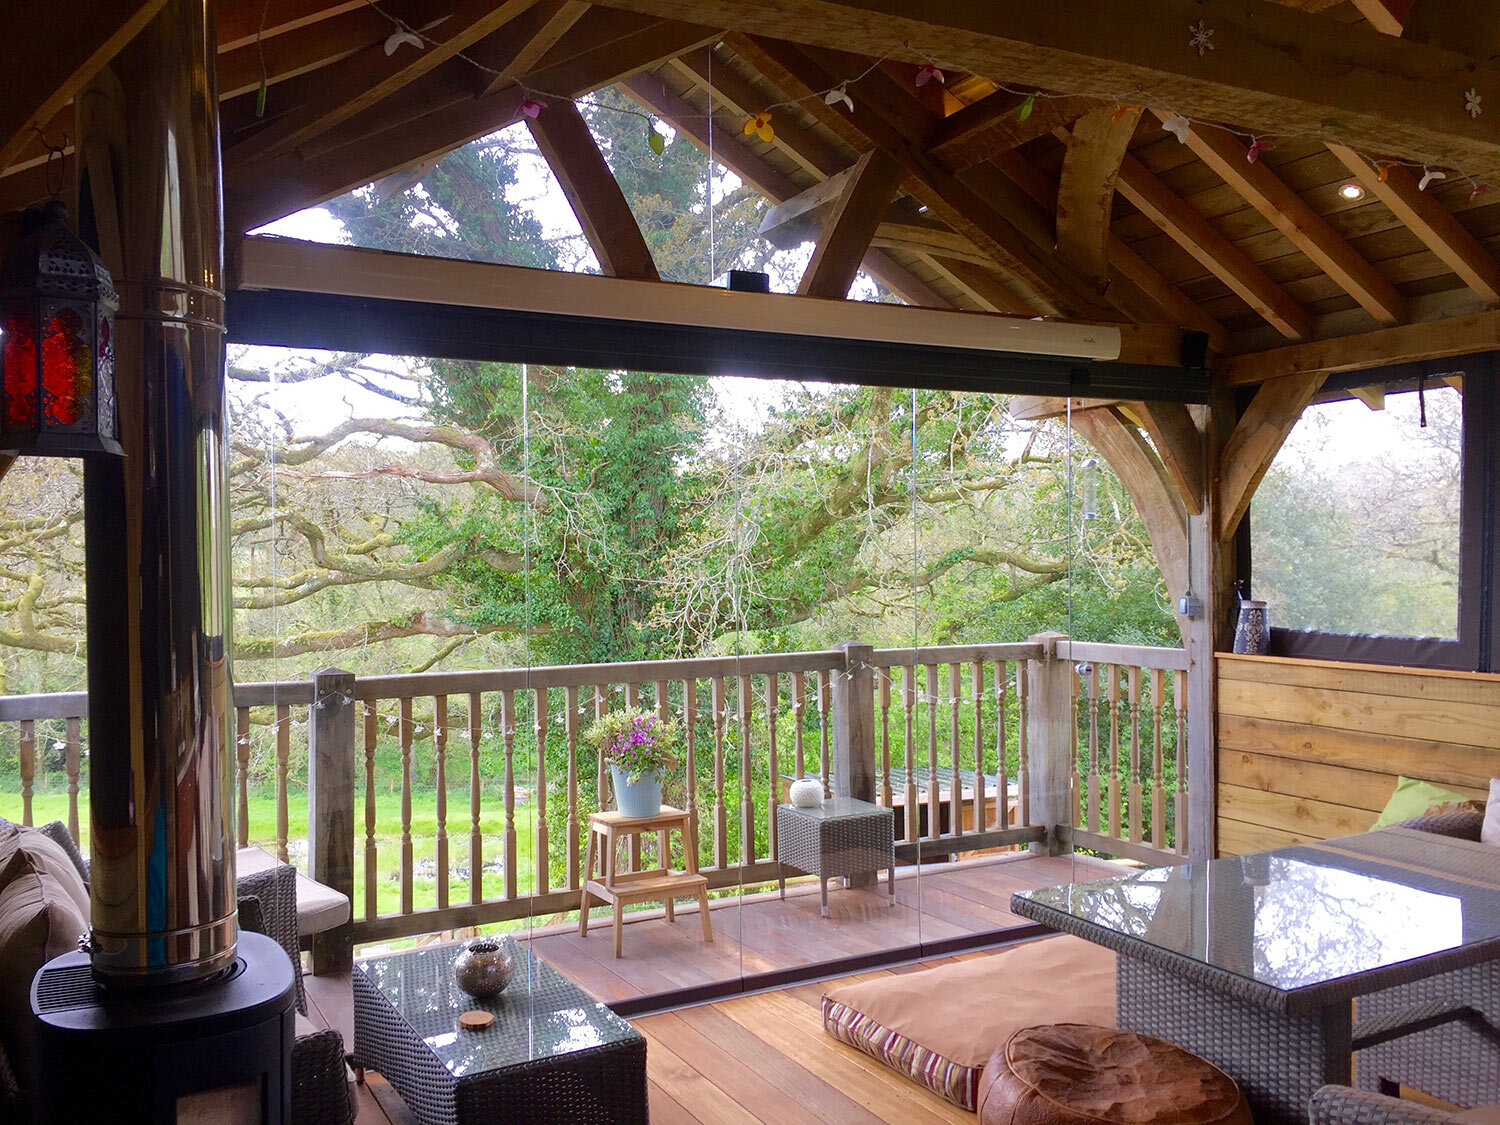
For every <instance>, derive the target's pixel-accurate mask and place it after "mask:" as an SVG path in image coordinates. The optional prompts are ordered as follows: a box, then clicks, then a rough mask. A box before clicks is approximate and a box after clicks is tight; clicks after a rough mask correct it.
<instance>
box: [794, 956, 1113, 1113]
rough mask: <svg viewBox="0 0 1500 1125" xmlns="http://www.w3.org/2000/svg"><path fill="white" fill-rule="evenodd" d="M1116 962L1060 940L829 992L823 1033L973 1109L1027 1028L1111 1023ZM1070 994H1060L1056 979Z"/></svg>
mask: <svg viewBox="0 0 1500 1125" xmlns="http://www.w3.org/2000/svg"><path fill="white" fill-rule="evenodd" d="M1114 970H1115V957H1114V954H1113V953H1111V952H1110V951H1109V950H1107V949H1105V948H1103V947H1102V946H1098V945H1093V944H1091V943H1089V942H1086V941H1083V940H1082V939H1081V938H1076V937H1068V936H1058V937H1051V938H1047V939H1045V940H1043V941H1033V942H1026V943H1024V944H1021V945H1015V946H1010V947H1008V948H1006V949H1002V950H1000V951H998V952H996V953H992V954H989V955H988V956H985V957H977V958H973V959H971V960H967V961H960V962H957V963H956V964H951V965H943V966H941V967H939V968H936V969H927V970H925V971H923V972H917V973H898V974H895V975H891V976H884V977H879V978H877V979H874V980H866V981H860V982H857V983H855V984H847V985H842V986H840V987H837V988H834V989H831V990H830V991H829V992H828V993H826V994H825V995H824V997H823V1029H824V1030H825V1031H827V1032H828V1034H830V1035H832V1036H833V1037H834V1038H835V1039H837V1040H839V1041H840V1042H842V1043H847V1044H848V1045H849V1046H851V1047H854V1048H856V1049H858V1050H860V1051H863V1052H865V1053H866V1054H868V1055H870V1056H871V1057H872V1058H875V1059H878V1060H879V1061H880V1062H882V1063H884V1064H885V1065H886V1066H888V1067H890V1068H891V1069H892V1070H895V1071H896V1072H897V1073H899V1074H904V1075H906V1076H907V1077H908V1078H910V1079H912V1080H913V1081H915V1082H919V1083H921V1084H922V1085H923V1086H925V1087H927V1088H928V1089H929V1090H931V1091H932V1092H933V1093H935V1094H937V1095H938V1096H939V1097H942V1098H946V1099H947V1100H948V1101H950V1102H952V1103H953V1104H954V1105H956V1106H959V1107H961V1108H963V1109H969V1110H972V1109H973V1108H974V1107H975V1105H976V1104H977V1101H978V1090H979V1079H980V1076H981V1075H982V1074H983V1073H984V1066H985V1063H986V1062H988V1061H989V1057H990V1055H991V1054H992V1053H993V1052H994V1049H995V1048H996V1047H998V1046H999V1045H1000V1044H1001V1043H1004V1042H1005V1041H1006V1040H1007V1039H1009V1038H1010V1036H1011V1035H1012V1034H1013V1033H1014V1032H1016V1031H1018V1030H1019V1029H1021V1028H1023V1027H1030V1026H1032V1025H1034V1024H1039V1023H1051V1022H1054V1021H1056V1020H1067V1021H1076V1022H1080V1023H1093V1024H1102V1025H1105V1026H1113V1025H1114V1005H1115V980H1114ZM1062 980H1065V981H1067V982H1068V984H1069V987H1068V989H1067V990H1066V992H1065V993H1062V994H1060V993H1059V990H1058V988H1057V983H1058V981H1062Z"/></svg>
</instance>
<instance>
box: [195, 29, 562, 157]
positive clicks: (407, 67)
mask: <svg viewBox="0 0 1500 1125" xmlns="http://www.w3.org/2000/svg"><path fill="white" fill-rule="evenodd" d="M536 2H537V0H506V2H505V3H501V4H496V3H495V2H494V0H461V2H460V3H459V4H458V6H457V7H456V8H455V10H454V11H453V13H452V14H451V15H450V17H449V18H448V19H446V20H444V21H443V22H442V23H441V24H440V25H439V26H438V27H437V28H436V29H434V33H433V35H431V36H430V37H429V38H431V39H433V40H435V42H431V43H428V44H427V45H426V46H425V47H423V48H422V49H421V50H415V49H411V48H404V47H403V48H399V49H398V50H397V51H396V53H395V54H388V53H387V52H386V50H385V46H384V44H381V45H378V46H371V47H368V48H366V49H365V50H363V51H361V52H360V53H359V54H357V55H355V56H353V57H352V58H349V59H347V60H345V61H344V62H341V63H338V64H337V65H335V66H330V67H326V68H325V69H323V70H322V71H320V72H319V73H318V74H317V77H316V81H315V82H314V83H313V86H314V88H313V89H311V90H309V91H307V92H306V94H305V96H306V98H307V100H306V101H304V102H302V103H300V104H298V105H296V106H294V107H293V108H292V109H291V110H290V111H289V112H287V113H286V114H284V115H282V116H281V117H279V118H277V119H276V120H275V121H272V122H271V123H270V124H268V125H266V126H265V127H264V128H263V129H260V130H258V131H256V132H254V133H251V134H250V135H249V136H247V137H246V138H245V139H243V140H241V141H239V142H238V143H236V144H234V145H232V146H230V147H229V149H228V150H227V151H226V152H225V154H224V161H225V164H226V166H230V167H232V166H234V165H238V164H244V163H246V162H247V161H251V160H257V159H260V158H263V157H268V156H275V155H276V154H278V153H282V152H286V151H287V150H288V149H291V148H295V147H296V146H297V145H299V144H301V143H302V142H303V141H306V140H308V139H309V138H311V137H314V136H317V135H318V134H319V133H324V132H327V131H328V130H329V129H331V128H333V127H334V126H335V125H338V124H340V123H341V122H344V121H347V120H349V119H350V118H351V117H354V116H355V115H357V114H358V113H360V112H361V111H362V110H365V109H367V108H369V107H370V106H372V105H375V104H376V103H377V102H380V101H383V100H385V99H386V98H388V97H389V96H390V95H392V94H394V93H395V92H396V91H398V90H400V89H402V88H404V87H405V86H407V85H409V84H410V83H412V82H414V81H416V80H417V79H418V78H421V77H422V76H423V75H425V74H428V73H430V72H432V71H433V70H435V69H437V68H438V67H439V66H441V65H442V64H443V63H445V62H447V61H448V60H449V59H451V58H453V57H454V56H455V55H457V54H459V53H460V52H462V51H466V50H467V49H468V48H469V47H471V46H473V45H474V44H475V43H477V42H478V41H479V40H481V39H483V38H484V37H485V36H487V35H489V34H490V33H491V32H493V31H496V30H498V29H499V28H501V27H503V26H504V25H505V24H507V23H509V22H510V21H511V20H513V19H515V18H516V17H517V16H519V15H520V14H521V13H522V12H524V11H526V10H527V9H528V8H530V7H532V6H533V5H534V4H536Z"/></svg>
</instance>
